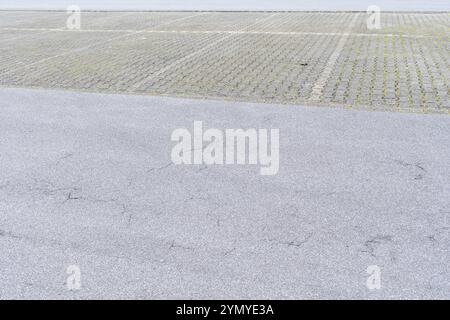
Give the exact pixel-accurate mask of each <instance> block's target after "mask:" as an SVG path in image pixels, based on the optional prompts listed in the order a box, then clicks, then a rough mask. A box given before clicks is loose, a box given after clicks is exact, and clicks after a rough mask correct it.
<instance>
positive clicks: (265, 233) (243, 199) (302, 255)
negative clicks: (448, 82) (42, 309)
mask: <svg viewBox="0 0 450 320" xmlns="http://www.w3.org/2000/svg"><path fill="white" fill-rule="evenodd" d="M0 111H1V126H0V257H1V259H0V298H2V299H5V298H367V299H372V298H373V299H376V298H448V297H449V293H450V277H449V266H448V261H449V260H450V254H449V250H448V248H449V244H450V242H449V241H450V237H449V230H450V229H449V227H450V226H449V221H448V220H449V218H448V217H449V213H450V200H449V199H450V185H449V183H448V181H450V167H449V162H448V159H449V158H450V140H449V139H448V137H449V136H450V126H449V124H450V118H449V117H448V116H446V115H414V114H400V113H381V112H362V111H359V112H358V111H350V110H342V109H328V108H313V107H309V108H306V107H301V106H277V105H263V104H249V103H232V102H224V101H220V102H216V101H203V100H182V99H173V98H162V97H144V96H124V95H101V94H82V93H68V92H56V91H33V90H24V89H1V90H0ZM195 120H201V121H203V123H204V126H206V127H209V128H219V129H225V128H244V129H245V128H279V129H280V170H279V173H278V174H277V175H275V176H261V175H259V168H258V167H255V166H237V165H229V166H202V165H198V166H189V165H180V166H175V165H171V160H170V152H171V149H172V146H173V145H174V143H172V142H171V141H170V135H171V133H172V131H173V130H174V129H177V128H182V127H187V128H192V124H193V121H195ZM70 265H76V266H78V267H79V268H80V270H81V289H80V290H78V291H69V290H68V289H67V287H66V279H67V277H68V275H67V274H66V269H67V267H68V266H70ZM370 265H376V266H378V267H379V268H380V270H381V289H376V290H369V289H368V288H367V287H366V280H367V277H368V276H369V275H368V274H367V273H366V269H367V267H368V266H370Z"/></svg>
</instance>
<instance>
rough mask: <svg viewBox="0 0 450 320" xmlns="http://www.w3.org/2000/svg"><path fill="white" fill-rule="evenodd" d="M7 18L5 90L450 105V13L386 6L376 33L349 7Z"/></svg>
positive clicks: (1, 36)
mask: <svg viewBox="0 0 450 320" xmlns="http://www.w3.org/2000/svg"><path fill="white" fill-rule="evenodd" d="M355 15H356V16H355ZM0 17H1V19H0V85H2V86H16V87H39V88H52V89H70V90H83V91H84V90H85V91H93V92H112V93H132V94H133V93H135V94H150V95H168V96H182V97H199V98H219V99H229V100H239V101H255V102H269V103H281V104H311V97H312V95H313V93H314V92H313V88H315V87H319V88H320V91H319V95H318V96H317V92H316V96H317V97H315V99H314V103H313V104H316V105H329V106H344V107H347V108H356V109H369V110H386V111H398V112H421V113H432V112H438V113H449V110H450V105H449V101H448V97H449V84H448V78H449V75H450V67H449V60H450V54H449V52H450V42H449V34H450V32H449V30H450V29H449V23H448V21H449V17H450V15H449V14H448V13H382V15H381V28H380V29H375V30H368V29H367V27H366V18H367V17H366V15H365V14H364V13H350V12H340V13H331V12H327V13H324V12H321V13H320V12H319V13H308V12H298V13H293V12H290V13H281V12H280V13H275V14H274V13H257V12H242V13H238V12H237V13H230V12H227V13H221V12H134V13H133V12H122V13H120V12H114V13H108V12H86V13H82V16H81V29H80V30H67V29H66V26H65V23H66V18H67V15H66V14H65V13H64V12H24V11H21V12H6V11H3V12H0ZM355 22H356V23H355ZM342 35H345V37H346V38H345V41H344V42H343V41H342ZM340 39H341V41H340ZM339 46H340V47H339ZM337 47H339V51H338V52H336V50H337V49H336V48H337ZM330 59H331V60H330ZM330 62H331V63H330ZM327 68H328V69H327ZM330 68H331V69H330ZM324 72H327V76H326V77H324V76H323V73H324ZM318 81H322V82H323V83H320V85H318Z"/></svg>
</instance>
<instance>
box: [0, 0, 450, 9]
mask: <svg viewBox="0 0 450 320" xmlns="http://www.w3.org/2000/svg"><path fill="white" fill-rule="evenodd" d="M70 5H78V6H80V7H81V8H83V9H84V10H227V11H229V10H232V11H235V10H282V11H284V10H299V11H307V10H313V11H333V10H362V11H366V10H367V7H368V6H371V5H377V6H379V7H380V8H381V9H382V10H383V11H389V10H397V11H448V10H450V4H449V2H448V1H447V0H431V1H430V0H376V1H374V0H340V1H332V0H278V1H272V0H239V1H236V0H190V1H184V0H128V1H124V0H109V1H101V0H100V1H99V0H46V1H35V0H3V1H2V3H1V4H0V9H40V10H55V9H59V10H61V9H66V8H67V7H68V6H70Z"/></svg>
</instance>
